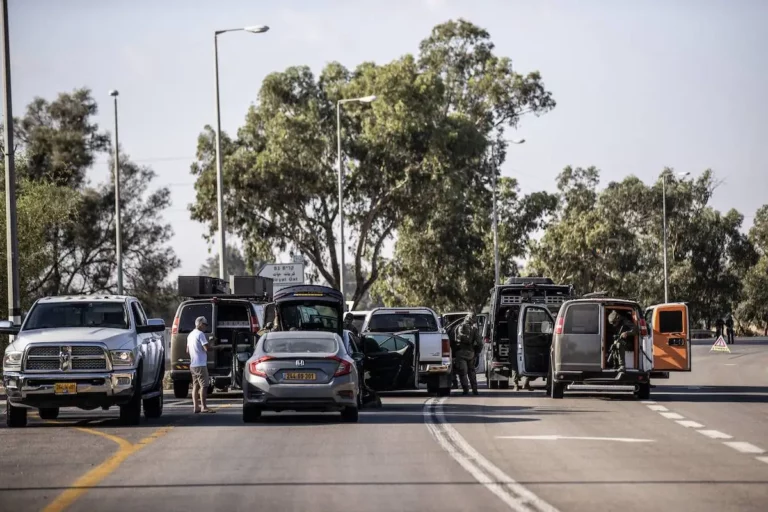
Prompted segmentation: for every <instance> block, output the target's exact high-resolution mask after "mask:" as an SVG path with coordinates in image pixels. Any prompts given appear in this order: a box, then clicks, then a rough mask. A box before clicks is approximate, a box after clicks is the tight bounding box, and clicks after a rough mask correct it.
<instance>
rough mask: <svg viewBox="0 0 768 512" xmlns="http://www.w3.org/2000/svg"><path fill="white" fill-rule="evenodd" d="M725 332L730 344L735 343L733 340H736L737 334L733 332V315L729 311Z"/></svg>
mask: <svg viewBox="0 0 768 512" xmlns="http://www.w3.org/2000/svg"><path fill="white" fill-rule="evenodd" d="M725 332H726V336H727V338H726V339H727V340H728V344H729V345H733V342H734V341H735V339H736V338H735V336H734V333H733V316H732V315H731V314H730V313H728V316H726V317H725Z"/></svg>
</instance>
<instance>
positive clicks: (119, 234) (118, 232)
mask: <svg viewBox="0 0 768 512" xmlns="http://www.w3.org/2000/svg"><path fill="white" fill-rule="evenodd" d="M118 94H119V93H118V92H117V91H114V90H113V91H109V95H110V96H112V97H113V98H114V100H115V156H114V160H115V254H116V256H117V294H118V295H122V294H123V230H122V225H121V222H120V146H119V143H118V140H119V139H118V136H117V96H118Z"/></svg>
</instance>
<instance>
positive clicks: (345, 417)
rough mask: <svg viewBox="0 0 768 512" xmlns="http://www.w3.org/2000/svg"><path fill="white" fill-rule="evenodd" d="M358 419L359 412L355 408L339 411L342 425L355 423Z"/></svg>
mask: <svg viewBox="0 0 768 512" xmlns="http://www.w3.org/2000/svg"><path fill="white" fill-rule="evenodd" d="M359 417H360V411H358V409H357V407H345V408H344V410H342V411H341V421H343V422H344V423H357V420H358V418H359Z"/></svg>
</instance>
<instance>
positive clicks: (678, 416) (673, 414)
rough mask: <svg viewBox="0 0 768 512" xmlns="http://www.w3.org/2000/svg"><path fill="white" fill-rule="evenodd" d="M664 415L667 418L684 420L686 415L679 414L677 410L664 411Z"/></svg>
mask: <svg viewBox="0 0 768 512" xmlns="http://www.w3.org/2000/svg"><path fill="white" fill-rule="evenodd" d="M661 415H662V416H664V417H665V418H667V419H668V420H684V419H685V417H684V416H683V415H682V414H678V413H676V412H663V413H661Z"/></svg>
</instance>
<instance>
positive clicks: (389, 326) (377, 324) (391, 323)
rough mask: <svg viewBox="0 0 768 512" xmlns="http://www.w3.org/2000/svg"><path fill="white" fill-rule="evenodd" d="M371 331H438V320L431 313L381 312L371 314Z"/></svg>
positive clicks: (369, 324) (369, 327)
mask: <svg viewBox="0 0 768 512" xmlns="http://www.w3.org/2000/svg"><path fill="white" fill-rule="evenodd" d="M368 331H369V332H401V331H419V332H437V322H436V321H435V317H434V315H432V314H430V313H379V314H374V315H372V316H371V321H370V322H369V323H368Z"/></svg>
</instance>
